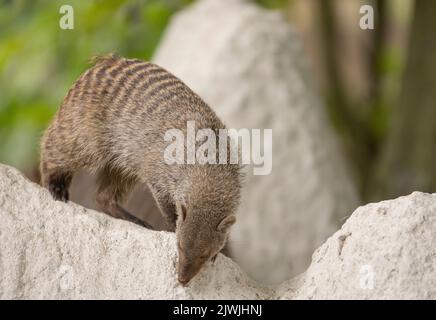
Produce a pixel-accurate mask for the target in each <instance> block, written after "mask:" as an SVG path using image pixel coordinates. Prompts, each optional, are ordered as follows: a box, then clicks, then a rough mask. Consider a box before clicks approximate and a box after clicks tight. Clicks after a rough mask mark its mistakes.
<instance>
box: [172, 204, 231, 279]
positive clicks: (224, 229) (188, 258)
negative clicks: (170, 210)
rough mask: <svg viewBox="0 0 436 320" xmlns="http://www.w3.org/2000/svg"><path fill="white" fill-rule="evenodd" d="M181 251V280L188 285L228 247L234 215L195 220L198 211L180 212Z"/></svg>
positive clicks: (179, 243) (179, 270) (179, 242)
mask: <svg viewBox="0 0 436 320" xmlns="http://www.w3.org/2000/svg"><path fill="white" fill-rule="evenodd" d="M180 210H181V215H180V217H179V219H178V220H179V222H178V225H179V226H178V232H177V249H178V253H179V262H178V279H179V282H180V283H181V284H183V285H186V284H187V283H188V282H189V281H190V280H191V279H192V278H193V277H194V276H195V275H196V274H197V273H198V272H199V271H200V269H201V268H202V266H203V265H204V264H205V263H206V262H207V261H211V260H212V261H214V260H215V258H216V256H217V254H218V253H219V252H220V251H221V250H222V249H223V247H224V245H225V244H226V241H227V237H228V234H229V230H230V227H231V226H232V225H233V224H234V223H235V222H236V218H235V215H234V214H229V215H227V216H220V217H219V218H215V219H214V218H212V219H211V220H200V219H195V217H196V216H197V217H198V213H197V212H195V209H194V210H192V209H189V208H186V207H185V206H182V207H181V208H180Z"/></svg>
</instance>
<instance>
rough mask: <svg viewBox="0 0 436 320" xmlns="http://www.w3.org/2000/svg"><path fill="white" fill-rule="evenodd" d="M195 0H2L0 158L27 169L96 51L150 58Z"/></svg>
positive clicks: (34, 160)
mask: <svg viewBox="0 0 436 320" xmlns="http://www.w3.org/2000/svg"><path fill="white" fill-rule="evenodd" d="M190 2H192V1H191V0H147V1H144V0H133V1H117V0H104V1H103V0H100V1H99V0H93V1H88V0H80V1H71V2H70V4H71V5H72V6H73V8H74V29H73V30H62V29H61V28H60V27H59V19H60V17H61V16H62V15H61V14H60V13H59V9H60V7H61V6H62V5H64V4H65V1H58V0H53V1H52V0H50V1H49V0H37V1H28V0H14V1H10V0H9V1H5V0H3V1H1V0H0V75H1V78H0V162H3V163H8V164H11V165H14V166H17V167H19V168H23V169H24V168H28V167H29V166H31V165H33V164H34V163H35V162H36V159H37V155H38V140H39V138H40V136H41V133H42V131H43V129H44V128H45V127H46V126H47V123H48V121H49V120H50V118H51V117H52V115H53V114H54V112H55V111H56V109H57V108H58V106H59V104H60V103H61V101H62V98H63V96H64V95H65V93H66V92H67V90H68V88H69V87H70V86H71V85H72V83H73V82H74V80H75V79H76V78H77V77H78V76H79V75H80V74H81V73H82V72H83V71H84V70H85V69H86V68H87V67H88V66H89V65H88V61H89V58H90V57H92V56H93V55H96V54H103V53H108V52H117V53H119V54H121V55H124V56H128V57H136V58H142V59H150V58H151V56H152V54H153V51H154V49H155V47H156V45H157V43H158V41H159V39H160V37H161V35H162V32H163V30H164V28H165V26H166V25H167V23H168V21H169V19H170V17H171V15H172V14H173V13H174V12H176V11H177V10H179V9H180V8H182V7H184V6H185V5H187V4H188V3H190Z"/></svg>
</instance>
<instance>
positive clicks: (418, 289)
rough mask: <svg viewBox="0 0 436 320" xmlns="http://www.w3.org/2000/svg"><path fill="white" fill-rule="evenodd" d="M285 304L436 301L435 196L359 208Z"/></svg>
mask: <svg viewBox="0 0 436 320" xmlns="http://www.w3.org/2000/svg"><path fill="white" fill-rule="evenodd" d="M276 297H280V298H283V299H291V298H293V299H296V298H298V299H436V194H424V193H419V192H414V193H413V194H411V195H409V196H407V197H400V198H398V199H395V200H389V201H382V202H379V203H373V204H368V205H366V206H364V207H360V208H358V209H357V210H356V211H355V212H354V213H353V215H352V216H351V217H350V218H349V219H348V220H347V222H346V223H345V224H344V225H343V226H342V228H341V229H340V230H339V231H338V232H336V233H335V234H334V235H333V236H332V237H330V238H329V239H328V240H327V242H326V243H325V244H323V245H322V246H321V247H320V248H319V249H318V250H316V252H315V254H314V255H313V260H312V264H311V266H310V267H309V269H308V270H307V271H306V272H305V273H304V274H303V275H302V276H300V277H298V278H296V279H293V280H290V281H288V282H286V283H284V284H283V285H282V286H281V287H280V288H279V289H278V290H277V293H276Z"/></svg>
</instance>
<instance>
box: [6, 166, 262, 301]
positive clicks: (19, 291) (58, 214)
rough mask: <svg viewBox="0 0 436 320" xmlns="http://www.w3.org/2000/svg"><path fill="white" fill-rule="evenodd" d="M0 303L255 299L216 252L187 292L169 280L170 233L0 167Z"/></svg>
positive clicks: (253, 289) (256, 293) (257, 294)
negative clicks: (65, 198) (64, 196)
mask: <svg viewBox="0 0 436 320" xmlns="http://www.w3.org/2000/svg"><path fill="white" fill-rule="evenodd" d="M0 221H1V223H0V299H17V298H19V299H61V298H67V299H225V298H229V299H262V298H265V297H266V296H267V295H266V291H265V290H263V289H262V288H260V287H258V286H255V284H254V282H253V281H251V280H250V279H248V277H247V276H246V275H245V274H244V273H243V272H242V271H241V270H240V268H239V267H238V266H237V265H236V264H235V263H233V262H232V261H231V260H230V259H229V258H226V257H224V256H222V255H220V256H219V257H218V259H217V261H216V262H215V265H213V266H208V267H207V268H206V270H204V271H203V272H202V273H201V274H199V275H198V277H197V278H195V279H194V280H193V282H192V284H191V285H190V286H189V287H186V288H185V287H182V286H180V285H179V284H178V282H177V276H176V268H175V265H176V260H177V259H176V256H177V254H176V250H175V235H174V234H171V233H167V232H154V231H149V230H146V229H144V228H141V227H139V226H136V225H134V224H131V223H129V222H125V221H121V220H117V219H113V218H110V217H109V216H107V215H105V214H103V213H99V212H96V211H93V210H87V209H85V208H83V207H80V206H78V205H76V204H73V203H68V204H66V203H62V202H59V201H54V200H53V199H52V197H51V195H50V194H49V193H48V191H47V190H45V189H42V188H40V187H39V186H37V185H36V184H34V183H31V182H29V181H27V180H26V179H25V178H24V177H23V176H22V175H21V174H20V173H19V172H18V171H16V170H15V169H12V168H10V167H6V166H3V165H0Z"/></svg>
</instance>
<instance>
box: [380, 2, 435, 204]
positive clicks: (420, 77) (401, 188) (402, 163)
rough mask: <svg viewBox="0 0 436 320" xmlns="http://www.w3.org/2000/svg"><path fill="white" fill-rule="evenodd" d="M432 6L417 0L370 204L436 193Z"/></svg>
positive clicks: (433, 21)
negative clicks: (403, 196)
mask: <svg viewBox="0 0 436 320" xmlns="http://www.w3.org/2000/svg"><path fill="white" fill-rule="evenodd" d="M435 12H436V1H434V0H417V1H416V4H415V13H414V19H413V22H412V28H411V35H410V43H409V48H410V49H409V54H408V61H407V63H406V68H405V72H404V75H403V84H402V90H401V93H400V97H399V98H400V99H399V101H398V104H397V107H396V108H395V109H394V110H392V122H391V129H390V132H389V133H388V137H387V140H386V145H385V148H384V154H383V156H382V158H381V162H380V164H379V168H378V170H377V172H376V173H375V174H376V178H375V186H374V189H373V198H386V197H397V196H399V195H404V194H407V193H410V192H412V191H415V190H419V191H424V192H436V38H435V35H436V33H435V31H436V19H435V17H434V14H435Z"/></svg>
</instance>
